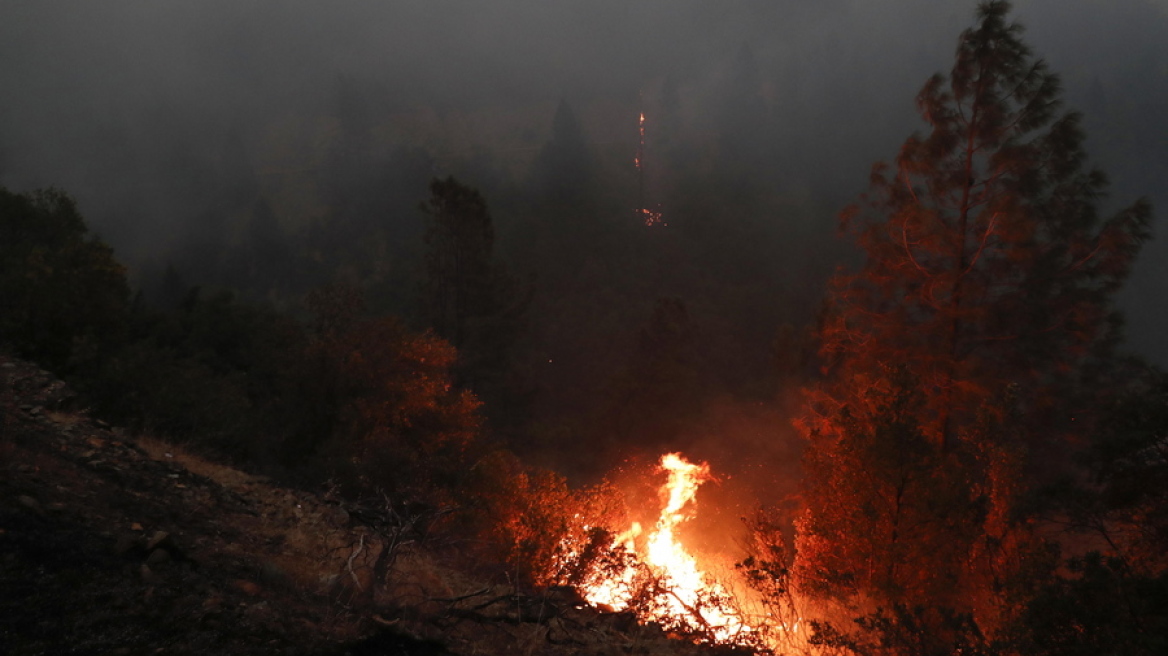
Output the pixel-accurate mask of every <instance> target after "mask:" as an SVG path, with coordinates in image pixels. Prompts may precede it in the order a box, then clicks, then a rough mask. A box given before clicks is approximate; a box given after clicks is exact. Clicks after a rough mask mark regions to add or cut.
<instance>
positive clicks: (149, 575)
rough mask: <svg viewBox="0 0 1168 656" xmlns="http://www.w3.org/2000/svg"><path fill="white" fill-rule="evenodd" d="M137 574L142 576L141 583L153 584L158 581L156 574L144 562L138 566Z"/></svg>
mask: <svg viewBox="0 0 1168 656" xmlns="http://www.w3.org/2000/svg"><path fill="white" fill-rule="evenodd" d="M138 576H140V577H142V582H143V583H150V584H153V583H157V582H158V575H157V574H155V573H154V570H152V569H150V566H149V565H147V564H146V563H142V566H141V567H139V568H138Z"/></svg>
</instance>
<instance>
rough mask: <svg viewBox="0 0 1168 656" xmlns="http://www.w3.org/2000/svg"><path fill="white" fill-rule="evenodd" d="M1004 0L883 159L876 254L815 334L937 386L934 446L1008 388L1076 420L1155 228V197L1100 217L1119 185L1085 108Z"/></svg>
mask: <svg viewBox="0 0 1168 656" xmlns="http://www.w3.org/2000/svg"><path fill="white" fill-rule="evenodd" d="M1008 8H1009V6H1008V3H1005V2H989V3H985V4H983V5H982V9H981V11H980V21H979V24H978V25H977V26H976V28H974V29H971V30H968V31H966V32H965V33H964V34H962V36H961V39H960V41H959V48H958V52H957V61H956V63H955V65H954V67H953V70H952V72H951V74H950V76H949V77H948V78H946V77H943V76H940V75H938V76H935V77H934V78H933V79H931V80H929V82H928V83H927V84H926V85H925V87H924V88H923V89H922V91H921V93H920V95H919V96H918V98H917V103H918V106H919V108H920V111H921V116H922V118H923V119H924V120H925V122H926V123H927V124H928V128H929V131H928V133H927V134H926V135H923V136H922V135H914V136H913V137H911V138H909V139H908V140H907V141H906V142H905V144H904V145H903V147H902V148H901V151H900V153H899V155H898V156H897V158H896V161H895V163H894V164H893V165H891V166H889V165H884V164H881V165H879V166H877V167H875V169H874V170H873V173H872V179H871V190H870V192H869V193H868V194H867V195H866V196H865V197H864V199H863V201H862V202H861V203H860V204H858V205H857V206H855V207H853V208H851V209H849V210H848V211H846V212H845V213H844V215H843V221H842V227H843V230H844V231H845V232H846V233H847V234H848V235H849V236H851V237H853V238H854V239H855V240H856V241H857V242H858V243H859V245H860V246H861V247H862V248H863V249H864V251H865V253H866V255H867V258H866V262H865V264H864V267H863V269H862V270H861V271H860V272H858V273H855V274H851V275H840V276H837V277H836V278H835V279H834V280H833V281H832V284H831V294H830V305H829V310H828V312H827V313H826V315H825V320H824V322H823V325H822V329H821V331H820V337H821V339H822V355H823V356H824V359H825V362H826V364H827V365H828V366H829V367H832V368H835V369H838V370H841V371H843V372H874V371H878V370H879V369H880V367H882V366H885V365H890V364H899V363H908V365H909V366H910V367H911V368H912V370H913V372H914V373H915V374H916V376H917V378H918V379H919V383H920V385H921V386H922V389H923V391H924V404H925V405H924V407H923V408H922V413H921V418H922V424H921V428H922V430H923V431H924V433H925V434H926V435H927V436H928V437H929V439H931V440H934V441H937V442H944V441H946V440H948V439H951V438H953V437H954V436H955V435H956V434H957V433H959V432H960V430H961V428H962V426H963V425H965V424H967V423H968V422H970V421H972V420H973V418H974V417H975V416H976V415H977V413H978V412H979V411H980V410H982V409H983V405H984V401H985V400H986V399H987V398H989V397H991V396H994V395H996V394H1000V393H1001V392H1002V391H1003V390H1004V389H1005V387H1006V386H1007V385H1008V384H1011V383H1014V384H1017V385H1020V386H1021V389H1022V391H1024V392H1025V393H1026V395H1025V398H1024V399H1023V401H1024V403H1025V405H1026V411H1027V415H1028V416H1032V417H1034V418H1035V419H1036V420H1040V421H1042V422H1044V423H1045V424H1046V427H1047V429H1048V430H1056V431H1057V430H1059V429H1062V428H1065V423H1066V421H1067V417H1066V416H1065V415H1064V414H1063V413H1062V412H1061V411H1060V410H1058V409H1057V407H1056V406H1057V401H1058V400H1059V399H1063V400H1069V399H1070V398H1071V397H1073V395H1074V394H1075V393H1077V391H1078V383H1079V381H1078V380H1077V379H1078V378H1080V377H1081V376H1082V375H1083V373H1084V371H1085V369H1086V368H1087V366H1086V365H1087V364H1088V363H1090V362H1091V361H1092V359H1093V358H1098V357H1099V356H1100V355H1101V354H1103V353H1105V351H1106V348H1107V347H1109V346H1110V345H1111V343H1112V340H1113V338H1114V333H1113V328H1114V325H1113V324H1112V322H1111V320H1112V308H1111V296H1112V294H1113V293H1114V292H1115V290H1116V289H1117V288H1118V287H1119V285H1120V284H1121V283H1122V282H1123V280H1124V279H1125V277H1126V276H1127V273H1128V270H1129V268H1130V265H1131V263H1132V261H1133V259H1134V257H1135V254H1136V253H1137V251H1138V250H1139V247H1140V245H1141V243H1142V242H1143V241H1144V240H1145V239H1146V238H1147V236H1148V231H1147V225H1148V221H1149V218H1150V217H1149V215H1150V212H1149V208H1148V206H1147V204H1146V203H1143V202H1138V203H1136V204H1134V205H1133V206H1131V207H1129V208H1128V209H1126V210H1123V211H1122V212H1120V213H1118V214H1116V215H1115V216H1114V217H1112V218H1110V219H1108V220H1106V221H1101V220H1100V217H1099V211H1098V207H1097V206H1098V201H1099V199H1100V198H1101V197H1102V196H1103V195H1104V194H1105V193H1106V189H1105V187H1106V182H1105V178H1104V176H1103V175H1102V174H1101V173H1099V172H1098V171H1088V170H1084V169H1083V161H1084V159H1085V153H1084V151H1083V148H1082V141H1083V134H1082V132H1081V130H1080V128H1079V116H1078V115H1077V114H1075V113H1068V114H1064V115H1062V116H1057V115H1056V112H1057V110H1058V106H1059V98H1058V90H1059V82H1058V79H1057V77H1056V76H1055V75H1054V74H1052V73H1050V72H1049V71H1048V70H1047V69H1046V67H1045V65H1044V64H1043V63H1042V62H1041V60H1035V59H1034V58H1033V57H1032V56H1031V55H1030V53H1029V49H1028V48H1027V46H1026V45H1025V44H1023V43H1022V42H1021V41H1020V40H1019V33H1020V31H1021V28H1020V27H1018V26H1016V25H1011V24H1008V23H1007V22H1006V12H1007V11H1008ZM828 394H829V396H831V397H832V398H833V399H835V400H837V401H842V400H845V399H846V398H848V396H849V392H848V390H847V389H837V390H828ZM824 400H825V401H827V399H824ZM825 413H826V414H828V415H831V414H834V410H833V409H832V408H831V407H830V404H829V407H828V408H826V409H825ZM822 428H824V429H825V430H829V428H828V427H826V426H823V427H822Z"/></svg>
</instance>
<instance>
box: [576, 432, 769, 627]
mask: <svg viewBox="0 0 1168 656" xmlns="http://www.w3.org/2000/svg"><path fill="white" fill-rule="evenodd" d="M661 469H662V470H663V471H665V472H667V473H668V474H669V480H668V481H667V482H666V483H665V485H664V486H662V488H661V494H662V497H663V498H664V499H665V507H664V508H662V509H661V515H660V517H659V518H658V520H657V524H656V526H655V527H654V529H653V532H652V533H650V534H649V536H648V539H647V540H646V541H645V543H644V544H645V547H644V549H643V551H641V550H638V548H637V539H638V538H639V537H640V536H641V533H642V528H641V526H640V524H636V523H634V524H633V525H632V526H631V527H630V528H629V530H628V531H625V532H624V533H622V534H621V535H619V536H618V537H617V538H616V539H615V540H614V541H613V548H614V549H622V550H623V551H624V552H626V553H628V554H631V555H633V557H634V558H633V562H624V563H623V565H622V566H621V567H619V568H617V570H616V571H612V570H608V571H605V572H594V573H593V575H592V576H590V577H589V579H588V580H587V581H586V582H585V583H584V584H583V585H582V586H580V587H581V593H582V594H583V596H584V599H585V600H587V601H588V602H589V603H590V604H592V605H594V606H600V605H604V606H608V607H610V608H612V609H614V610H626V609H629V608H630V607H631V606H633V604H634V597H639V598H641V599H642V602H643V599H644V597H643V595H641V594H639V592H638V589H637V588H638V580H639V579H638V577H639V576H641V575H643V574H644V571H645V569H646V568H647V569H648V571H649V573H650V574H651V576H652V578H653V579H655V583H656V585H655V586H654V587H653V589H654V590H655V594H654V595H653V597H654V598H653V603H651V604H649V605H645V604H644V603H642V604H641V605H640V606H639V607H638V609H637V610H638V611H639V613H640V614H642V617H641V619H642V620H648V621H655V622H659V623H661V624H664V625H667V626H668V625H673V626H678V627H679V628H682V629H687V630H689V631H692V632H694V633H697V634H700V635H703V636H707V637H708V638H709V639H712V641H714V642H725V643H731V642H736V641H739V640H740V639H741V638H742V637H743V636H744V635H749V634H751V633H752V632H754V630H755V629H754V628H753V627H751V626H749V625H748V624H746V623H745V622H744V621H743V618H742V613H741V611H740V610H739V609H738V608H736V607H735V606H734V601H733V595H731V594H730V593H729V591H728V590H727V589H726V588H725V587H724V586H723V585H722V584H721V583H719V582H718V581H716V580H714V579H713V578H711V577H709V576H707V575H706V574H705V573H703V572H702V571H701V569H699V568H698V564H697V561H696V560H695V559H694V557H693V556H692V555H690V553H689V552H688V551H686V549H685V547H684V546H683V545H682V544H681V543H680V542H678V540H677V529H678V527H679V526H681V524H682V523H684V522H685V521H686V520H688V519H689V518H690V515H689V514H686V513H685V512H683V511H684V509H685V508H686V506H688V505H690V504H692V503H693V500H694V496H695V495H696V494H697V490H698V487H699V486H701V484H702V483H704V482H706V481H708V480H710V478H711V476H710V468H709V465H708V464H706V463H701V464H694V463H691V462H689V461H687V460H685V459H684V458H683V457H681V455H680V454H677V453H669V454H666V455H664V456H662V458H661ZM638 565H640V567H638ZM642 592H643V589H642Z"/></svg>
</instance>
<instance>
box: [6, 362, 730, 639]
mask: <svg viewBox="0 0 1168 656" xmlns="http://www.w3.org/2000/svg"><path fill="white" fill-rule="evenodd" d="M357 514H358V512H357V509H353V508H346V507H344V506H343V505H342V504H340V503H339V502H337V501H335V500H333V499H329V498H325V497H323V496H322V495H317V494H312V493H309V492H306V491H303V490H295V489H291V488H288V487H282V486H279V485H276V484H273V483H272V482H270V481H268V480H266V479H264V478H262V477H258V476H253V475H250V474H248V473H246V472H242V471H239V470H237V469H233V468H230V467H226V466H223V465H221V464H216V463H214V462H211V461H209V460H207V459H205V458H200V457H196V456H194V455H191V454H189V453H185V452H183V451H182V450H181V449H179V448H177V447H175V446H173V445H169V444H167V443H165V442H161V441H157V440H153V439H148V438H146V437H143V436H140V435H133V436H132V435H128V434H127V433H126V432H125V431H123V430H121V429H118V428H115V427H110V426H107V425H105V424H103V423H102V422H100V421H98V420H95V419H92V418H91V417H89V416H88V414H87V413H86V412H85V410H84V408H81V407H78V401H77V399H76V397H75V396H74V395H73V394H72V393H71V392H70V391H69V389H68V387H67V386H66V385H65V384H64V383H62V382H61V381H59V380H57V379H56V378H55V377H54V376H52V375H51V374H50V373H48V372H45V371H43V370H41V369H40V368H38V367H37V366H35V365H33V364H30V363H28V362H24V361H21V360H18V359H14V358H11V357H8V356H5V355H2V354H0V653H2V654H11V655H13V656H17V655H26V654H27V655H32V654H126V655H130V654H207V655H210V654H215V655H223V654H228V655H230V654H289V655H296V654H306V655H307V654H330V655H331V654H335V655H338V656H339V655H341V654H354V655H373V654H393V655H409V654H428V655H430V654H515V653H522V654H549V655H551V654H556V655H560V654H564V655H567V654H614V655H615V654H690V653H692V654H709V653H712V652H716V651H722V652H726V651H733V650H725V649H715V648H710V647H702V646H698V645H694V644H692V643H690V642H688V641H685V640H681V639H676V638H671V637H670V636H668V635H666V634H665V633H663V632H662V631H660V630H659V629H657V628H656V627H653V626H639V625H638V624H637V623H636V622H635V620H634V619H633V618H632V617H629V616H627V615H624V614H620V613H603V612H600V611H597V610H595V609H592V608H588V607H586V606H584V605H583V604H582V603H581V602H580V600H579V598H578V597H577V596H576V595H575V593H574V592H573V591H572V590H570V589H553V590H539V591H532V590H517V589H515V588H514V587H509V585H508V584H507V583H506V582H505V581H503V582H498V581H491V580H489V579H484V578H482V577H481V576H476V575H473V574H469V573H467V572H466V571H464V570H460V569H459V568H458V567H456V566H454V565H452V564H451V563H450V562H448V561H447V560H446V559H444V557H443V556H442V555H441V550H438V549H431V548H429V547H428V546H427V545H426V544H425V543H424V542H423V541H421V540H409V541H405V540H402V541H400V542H401V545H400V546H398V547H397V550H396V551H395V553H394V555H395V556H396V559H395V560H394V567H393V571H392V573H391V575H390V576H389V580H387V581H384V582H381V583H380V584H379V585H376V586H374V585H373V581H371V571H372V564H373V562H374V561H375V560H376V554H377V553H378V551H379V548H380V545H382V544H384V542H383V541H382V540H381V539H380V537H379V536H382V535H384V534H385V533H384V530H383V531H382V532H381V533H378V532H377V531H374V530H372V529H371V528H369V527H368V526H364V525H361V522H360V521H358V517H357Z"/></svg>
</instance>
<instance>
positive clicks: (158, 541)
mask: <svg viewBox="0 0 1168 656" xmlns="http://www.w3.org/2000/svg"><path fill="white" fill-rule="evenodd" d="M168 540H170V533H167V532H166V531H155V532H154V535H152V536H150V539H149V540H147V541H146V551H154V550H155V549H157V548H159V547H164V548H165V546H166V545H165V544H164V543H166V542H167V541H168Z"/></svg>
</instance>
